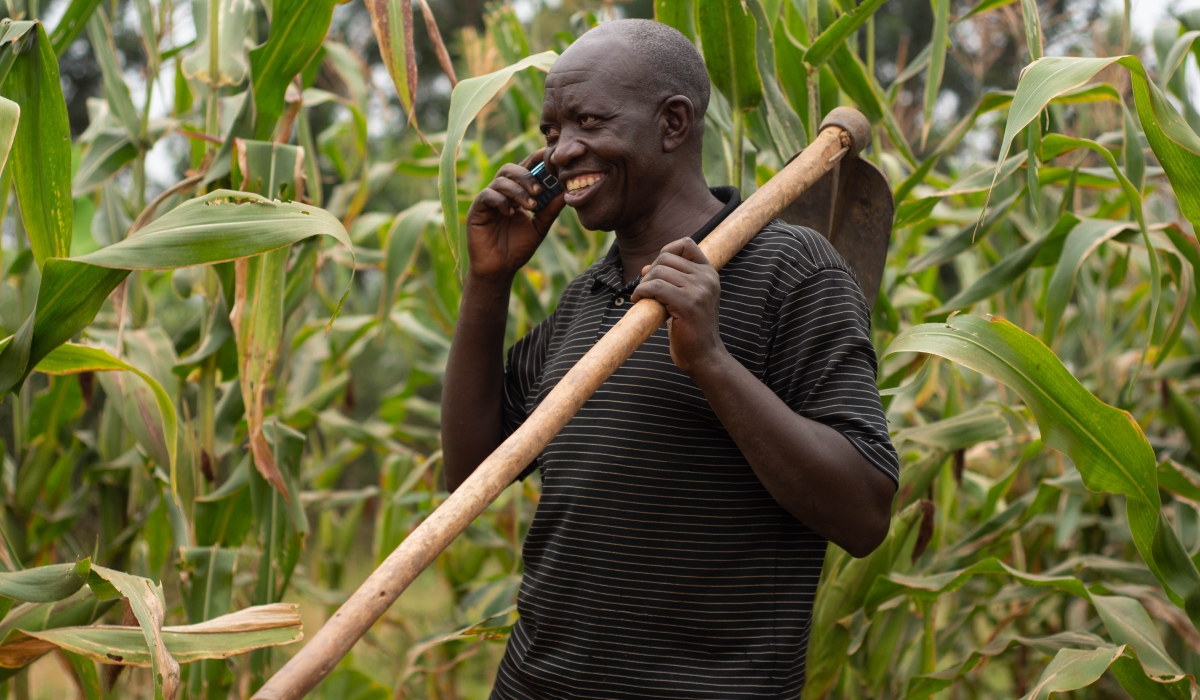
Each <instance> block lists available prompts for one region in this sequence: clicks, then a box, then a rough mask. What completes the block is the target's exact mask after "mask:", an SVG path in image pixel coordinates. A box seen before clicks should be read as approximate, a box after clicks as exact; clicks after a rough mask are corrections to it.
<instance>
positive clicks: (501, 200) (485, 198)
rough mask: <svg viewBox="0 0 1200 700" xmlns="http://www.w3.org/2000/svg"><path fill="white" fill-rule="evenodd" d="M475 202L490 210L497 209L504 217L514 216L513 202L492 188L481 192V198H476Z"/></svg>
mask: <svg viewBox="0 0 1200 700" xmlns="http://www.w3.org/2000/svg"><path fill="white" fill-rule="evenodd" d="M475 201H477V202H479V203H480V204H482V205H483V206H485V207H487V208H488V209H495V210H496V211H498V212H500V213H501V214H503V215H504V216H512V213H513V211H514V207H513V202H512V200H511V199H509V198H508V197H505V196H504V195H502V194H500V193H499V192H497V191H496V190H494V189H492V188H490V187H489V188H487V189H486V190H484V191H482V192H480V193H479V196H478V197H476V198H475Z"/></svg>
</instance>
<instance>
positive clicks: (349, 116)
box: [0, 0, 1200, 700]
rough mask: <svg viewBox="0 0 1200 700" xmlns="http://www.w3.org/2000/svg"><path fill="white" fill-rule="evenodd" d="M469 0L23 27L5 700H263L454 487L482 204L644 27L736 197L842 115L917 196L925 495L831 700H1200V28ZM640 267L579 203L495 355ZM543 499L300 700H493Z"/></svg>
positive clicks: (69, 15)
mask: <svg viewBox="0 0 1200 700" xmlns="http://www.w3.org/2000/svg"><path fill="white" fill-rule="evenodd" d="M471 8H475V4H474V3H451V2H443V3H438V4H435V5H434V6H432V7H431V5H430V3H428V2H426V1H425V0H419V2H418V3H417V7H414V6H413V4H412V3H411V2H410V0H365V7H364V6H363V5H361V4H359V3H358V2H357V0H351V1H350V2H349V3H347V4H345V5H342V6H340V7H339V6H338V5H337V4H336V3H335V2H333V1H332V0H270V1H268V0H263V1H262V2H261V3H256V2H254V1H253V0H192V2H191V3H190V4H187V3H179V4H177V3H174V2H172V0H157V2H156V1H155V0H129V1H127V2H123V1H121V0H114V1H113V2H110V3H105V2H100V0H58V2H57V3H49V4H48V5H47V6H46V7H39V3H38V2H37V0H10V2H9V3H8V4H7V6H6V10H7V19H5V20H3V23H2V24H0V163H2V164H3V169H2V170H0V220H2V222H3V229H2V231H3V236H2V238H0V243H2V246H0V254H2V261H3V264H2V265H0V276H2V277H0V327H2V328H0V335H2V336H3V340H0V393H3V394H4V401H3V403H2V404H0V540H2V545H0V680H2V681H3V684H2V685H0V693H2V694H3V695H4V697H9V696H11V697H15V698H21V699H25V698H33V697H59V696H61V695H62V694H63V693H71V692H74V693H77V694H78V695H79V696H81V697H84V698H87V699H88V700H97V699H104V698H109V697H123V698H124V697H131V698H132V697H146V698H150V697H155V698H160V697H161V698H179V697H196V698H227V697H243V698H245V697H249V696H250V695H251V694H252V693H253V691H254V690H255V689H256V688H257V687H259V686H260V685H261V684H262V683H263V682H264V681H265V679H266V678H268V677H269V676H270V675H271V674H272V672H273V671H274V670H276V669H277V668H278V667H279V666H280V665H281V663H282V662H283V661H284V660H286V658H287V657H288V655H289V654H290V653H292V650H294V649H295V648H296V647H297V645H298V643H300V642H301V640H302V638H303V635H304V633H305V632H306V631H307V632H309V633H310V634H311V632H312V631H314V630H315V629H317V628H319V626H320V625H321V623H322V621H323V620H324V619H326V618H327V617H328V616H329V615H330V614H332V612H333V611H334V610H336V609H337V607H338V605H340V604H341V603H342V602H343V601H344V600H345V599H346V597H347V596H348V594H349V593H350V592H351V591H353V590H354V588H355V586H356V585H357V584H358V583H359V582H360V581H361V580H362V579H363V578H365V576H366V575H367V573H369V571H370V570H371V569H372V568H373V566H374V565H375V564H376V563H377V562H379V561H380V560H382V558H383V557H385V556H386V555H387V554H388V553H389V552H390V551H391V550H392V549H393V548H394V547H395V546H396V545H397V544H398V543H399V542H400V541H402V540H403V539H404V537H405V536H406V534H407V533H409V532H410V531H411V530H412V529H413V528H414V527H415V526H416V524H417V523H419V522H420V521H421V520H422V519H424V518H425V517H426V516H427V515H428V514H429V513H430V512H431V511H432V510H433V509H434V508H436V507H437V506H438V504H440V503H441V502H442V501H443V500H444V499H445V498H446V493H445V487H444V483H443V481H442V478H441V464H440V454H441V453H440V443H439V440H440V438H439V430H438V421H439V414H440V411H439V399H440V395H441V378H442V374H443V369H444V366H445V359H446V353H447V350H448V348H449V339H450V337H451V335H452V332H453V328H454V323H455V318H456V315H457V308H458V302H459V298H460V295H461V273H462V270H463V269H464V263H465V258H464V256H465V255H466V246H465V235H464V230H463V229H464V224H463V217H464V216H465V213H466V208H467V206H468V204H469V203H470V201H471V199H472V198H473V196H474V195H475V194H476V193H477V192H478V191H479V190H480V189H481V188H482V187H484V186H485V185H486V184H487V183H488V182H490V181H491V180H492V178H493V177H494V175H495V173H496V171H497V170H498V169H499V168H500V167H501V166H502V165H503V164H505V163H509V162H514V161H520V160H521V159H523V158H525V157H526V156H528V155H529V154H531V153H533V152H534V151H535V150H537V149H538V148H540V147H541V145H542V137H541V134H540V132H539V131H538V123H539V116H540V105H541V99H542V95H541V92H542V83H543V76H544V71H546V70H548V69H549V67H550V66H551V65H552V64H553V62H554V60H555V58H556V57H557V55H558V53H561V51H562V50H563V49H564V48H565V47H566V46H568V45H570V43H571V42H572V41H574V40H575V39H576V38H577V37H578V36H580V35H581V34H582V33H583V32H585V31H587V30H588V29H589V28H590V27H592V26H594V25H595V24H596V23H598V22H601V21H604V20H606V19H610V18H613V17H618V16H647V17H649V16H652V17H654V18H655V19H657V20H658V21H661V22H665V23H667V24H670V25H672V26H674V27H676V28H677V29H679V30H680V31H681V32H683V33H684V34H685V35H686V36H688V37H689V38H691V39H693V40H694V41H695V42H696V43H697V46H698V47H699V48H700V49H701V51H702V54H703V55H704V57H705V59H706V62H707V66H708V70H709V75H710V77H711V79H712V83H713V86H714V90H713V99H712V103H711V105H710V107H709V111H708V114H707V117H706V120H707V127H708V128H707V129H706V130H705V170H706V175H707V177H708V179H709V184H710V185H721V184H734V185H737V186H739V187H741V188H742V191H743V194H749V193H750V192H751V191H753V190H754V189H755V188H756V187H757V186H758V185H760V184H761V183H763V182H765V181H766V180H768V179H769V178H771V177H772V176H773V175H774V173H775V172H777V171H778V170H779V169H780V168H782V166H783V165H784V164H785V163H786V162H787V161H788V159H789V158H791V156H792V155H794V154H795V153H796V152H798V151H799V150H800V149H802V148H803V147H804V145H805V144H806V143H807V142H809V141H810V140H812V138H813V137H814V136H815V134H814V131H815V128H816V125H817V124H819V123H820V120H821V119H822V117H823V116H824V115H825V113H827V112H828V111H829V110H830V109H832V108H833V107H836V106H838V105H851V106H854V107H856V108H857V109H859V110H860V111H861V112H863V114H865V115H866V116H867V117H868V118H869V120H870V121H871V123H872V125H873V145H872V148H871V149H869V151H868V152H867V154H866V155H867V157H869V158H870V159H871V160H873V161H874V162H875V163H876V164H877V165H878V166H880V167H881V168H882V169H883V171H884V172H885V173H886V174H887V175H888V178H889V180H890V184H891V186H892V188H893V193H894V195H895V199H896V205H897V206H896V215H895V220H894V222H893V236H892V241H891V249H890V252H889V256H888V263H887V268H886V272H885V275H884V281H883V285H882V287H881V289H880V292H879V297H878V300H877V301H876V304H875V310H874V318H873V321H872V333H873V340H874V342H875V346H876V350H877V354H878V356H879V361H880V362H879V375H878V379H879V387H880V389H881V393H882V394H883V396H884V403H885V407H886V409H887V415H888V419H889V421H890V423H891V426H892V430H893V440H894V442H895V444H896V445H897V447H898V449H899V451H900V454H901V460H902V466H901V485H900V490H899V493H898V496H897V499H896V503H895V512H894V519H893V523H892V528H891V532H890V534H889V536H888V539H887V540H886V542H885V543H884V545H883V546H881V547H880V548H879V549H878V550H876V551H875V552H874V553H873V554H871V555H869V556H867V557H865V558H862V559H854V558H852V557H850V556H849V555H848V554H846V553H845V552H843V551H841V550H839V549H838V548H837V547H835V546H833V545H830V547H829V551H828V553H827V555H826V563H825V568H824V573H823V577H822V580H821V584H820V588H819V592H818V598H817V601H816V606H815V609H814V616H813V620H812V626H811V635H810V644H809V651H808V676H807V684H806V686H805V689H804V693H803V697H804V698H805V700H810V699H811V700H817V699H820V698H885V697H886V698H930V697H934V696H936V697H938V698H947V699H949V698H992V697H995V698H1010V697H1023V698H1031V699H1032V698H1036V699H1038V700H1041V699H1045V698H1048V697H1050V695H1051V694H1052V693H1067V692H1073V693H1075V694H1074V695H1073V696H1072V697H1133V698H1139V699H1140V698H1159V697H1161V698H1191V697H1195V696H1196V695H1197V692H1198V686H1197V681H1196V674H1197V672H1198V671H1200V632H1198V631H1197V630H1198V628H1200V573H1198V570H1197V563H1198V562H1200V408H1198V407H1197V403H1196V400H1197V396H1200V379H1198V371H1200V333H1198V331H1197V329H1198V325H1197V324H1200V302H1198V301H1197V298H1196V297H1197V294H1196V271H1197V268H1198V267H1200V245H1198V243H1197V239H1196V235H1195V227H1196V225H1197V224H1200V136H1198V135H1197V134H1198V132H1200V112H1198V111H1197V108H1196V106H1195V104H1194V102H1193V99H1192V97H1191V95H1190V90H1191V89H1192V87H1191V86H1189V82H1188V80H1187V77H1186V76H1187V71H1188V70H1191V68H1190V64H1192V62H1193V61H1195V60H1196V57H1198V56H1200V45H1198V44H1196V43H1195V40H1196V39H1197V38H1198V37H1200V13H1180V14H1178V15H1177V16H1174V17H1171V18H1169V21H1168V22H1167V23H1165V24H1162V25H1160V26H1158V27H1157V28H1156V29H1154V31H1153V33H1152V34H1151V35H1150V36H1148V37H1140V36H1138V35H1137V34H1136V32H1135V31H1134V30H1133V29H1132V28H1131V26H1130V19H1131V18H1130V14H1131V11H1130V7H1129V4H1128V3H1126V5H1125V13H1124V16H1123V17H1122V16H1121V15H1119V14H1118V15H1114V16H1101V15H1100V14H1099V13H1097V12H1091V10H1092V9H1094V8H1089V7H1087V6H1086V5H1084V4H1083V3H1079V4H1078V5H1072V4H1070V3H1065V2H1060V3H1053V2H1049V3H1043V4H1042V5H1041V6H1039V4H1038V3H1037V2H1035V0H1021V1H1020V2H1019V3H1017V2H1014V0H981V1H980V2H978V4H973V3H971V2H965V1H964V2H950V0H934V1H933V2H932V3H931V4H930V5H929V7H928V8H926V6H925V4H924V3H919V2H909V1H908V0H891V2H889V3H884V2H883V0H863V1H862V2H860V3H857V4H856V3H854V2H848V1H847V0H744V2H743V1H742V0H655V1H654V2H653V3H652V4H650V3H630V4H616V5H614V4H612V3H609V2H594V1H593V0H564V1H563V2H559V3H553V4H551V3H547V4H545V5H541V4H536V3H523V4H521V3H518V4H516V5H503V4H501V5H495V6H490V7H488V8H487V9H486V11H484V12H482V13H481V14H480V13H479V10H478V8H475V9H471ZM468 10H470V11H471V12H475V13H476V16H472V17H468V18H467V21H463V22H461V23H459V22H454V21H445V18H446V17H457V18H462V17H464V16H467V15H469V14H470V12H468ZM418 13H419V14H420V18H421V21H419V22H418V21H417V19H416V18H417V14H418ZM439 15H440V16H441V17H442V19H443V21H441V22H439ZM912 18H916V20H917V21H915V22H909V24H910V25H911V26H903V27H901V28H900V30H898V29H897V27H898V23H902V22H903V21H904V20H906V19H907V20H911V19H912ZM1064 20H1071V21H1064ZM1064 27H1065V28H1064ZM916 35H919V36H920V38H919V43H918V44H917V45H915V46H912V47H911V50H910V39H912V37H914V36H916ZM897 42H899V44H897ZM909 54H911V57H910V55H909ZM79 56H83V57H84V58H83V59H82V64H84V65H86V66H87V69H88V71H90V74H91V75H92V76H93V79H92V81H91V82H90V83H88V84H87V85H90V87H89V88H88V90H90V91H85V92H86V94H76V89H75V88H76V87H78V84H77V83H76V82H72V81H74V80H75V78H74V77H72V76H73V75H74V73H72V74H70V75H68V74H67V73H66V72H62V71H65V70H66V69H67V68H69V67H71V66H77V65H78V64H79V63H80V61H81V59H79V58H78V57H79ZM60 68H61V69H62V70H60ZM71 70H75V68H71ZM460 77H461V82H460ZM64 86H67V87H68V88H70V89H69V90H67V91H64ZM952 88H953V89H952ZM68 93H70V94H68ZM964 98H965V99H964ZM76 104H84V105H86V114H85V115H84V114H82V113H81V112H79V110H74V107H73V106H74V105H76ZM72 110H74V111H72ZM77 113H78V114H77ZM73 114H74V115H75V116H72V115H73ZM85 117H86V118H85ZM164 164H165V165H164ZM164 173H165V174H164ZM612 240H613V239H612V235H611V234H610V233H608V232H604V231H589V230H586V229H584V228H583V227H582V225H580V223H579V221H578V219H577V218H575V216H574V215H573V213H572V211H571V210H570V209H566V210H564V212H563V214H562V215H561V216H560V218H559V220H558V221H557V222H556V224H555V226H554V229H553V230H552V232H551V234H550V235H549V236H547V238H546V241H545V243H544V244H543V245H542V247H541V249H540V250H539V251H538V253H537V255H536V256H535V257H534V259H533V260H532V262H531V263H530V264H529V265H528V266H527V267H526V268H525V269H524V270H523V272H522V273H521V274H520V275H518V277H517V279H516V281H515V282H514V288H513V297H512V302H511V306H510V315H509V324H508V340H509V342H512V341H515V340H516V338H518V337H520V336H521V335H523V334H524V333H525V332H526V331H527V330H528V329H530V328H531V327H532V326H533V325H535V324H537V323H538V322H540V321H541V320H542V319H544V318H545V317H546V316H547V315H548V313H549V312H550V311H551V310H552V309H553V308H554V305H555V303H556V301H557V299H558V296H559V294H560V293H561V291H562V290H563V288H564V287H565V286H566V284H567V283H568V282H569V281H570V280H571V279H573V278H574V277H575V276H576V275H577V274H579V273H580V272H581V271H583V270H584V269H585V268H586V267H587V266H588V265H590V264H591V263H592V262H593V261H595V260H596V259H597V258H598V257H599V256H602V255H604V253H605V252H606V251H607V250H608V247H609V246H610V245H611V244H612ZM538 494H539V487H538V480H537V477H536V476H535V477H532V478H530V479H529V480H526V481H524V482H518V483H516V484H514V485H513V486H512V487H510V488H509V490H508V491H507V492H506V493H505V494H504V495H503V496H502V497H501V498H500V500H499V501H497V502H496V503H495V504H493V506H492V507H491V508H490V509H489V510H488V511H487V513H486V514H485V515H484V516H483V517H481V518H480V519H478V520H477V521H476V522H475V523H474V524H473V525H472V526H471V527H470V529H468V531H467V532H466V533H465V535H464V536H463V537H461V538H460V539H459V540H458V541H456V542H455V543H454V544H453V545H452V546H451V547H450V549H448V550H447V551H446V552H445V553H443V554H442V555H441V556H440V558H439V559H438V561H437V563H436V565H435V566H434V567H433V568H432V569H431V570H429V571H427V572H426V574H425V575H423V576H422V578H420V579H419V580H418V581H417V583H416V584H415V585H414V586H413V589H412V590H411V591H410V592H408V593H407V594H406V595H405V596H404V597H403V598H401V600H400V602H399V603H397V605H396V606H395V607H394V608H393V609H392V610H391V611H390V612H389V613H388V614H387V615H386V616H385V617H384V618H383V619H382V620H381V621H380V622H379V623H378V624H377V625H376V626H375V627H374V628H373V630H372V631H371V633H370V634H368V635H367V637H365V638H364V639H363V640H362V641H361V642H360V643H359V644H358V646H357V647H356V648H355V650H354V651H353V653H352V654H351V656H350V657H348V658H347V659H346V660H345V661H343V663H342V664H341V665H340V666H339V667H338V669H337V670H336V671H335V672H334V673H333V674H332V675H331V676H330V677H329V678H328V679H326V681H324V682H323V684H322V685H321V686H319V687H318V689H317V691H315V694H314V696H315V697H321V698H346V697H353V698H363V699H368V698H391V697H404V698H418V697H427V698H455V697H464V698H466V697H484V696H486V694H487V693H488V689H489V688H490V683H491V681H492V678H493V677H494V673H495V667H496V665H497V662H498V659H499V656H500V654H501V653H502V651H503V642H504V640H505V639H506V636H507V634H508V631H509V629H510V628H511V626H512V624H513V621H514V620H515V615H516V612H515V607H514V603H515V599H516V592H517V589H518V587H519V585H520V580H521V572H522V568H521V560H520V549H521V544H522V538H523V535H524V533H525V530H526V528H527V526H528V524H529V522H530V520H531V518H532V514H533V511H534V509H535V508H536V504H537V501H538Z"/></svg>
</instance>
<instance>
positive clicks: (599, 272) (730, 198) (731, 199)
mask: <svg viewBox="0 0 1200 700" xmlns="http://www.w3.org/2000/svg"><path fill="white" fill-rule="evenodd" d="M708 191H709V192H712V195H713V196H714V197H716V198H717V200H719V201H720V202H722V203H723V204H724V205H725V206H723V207H721V211H719V212H717V213H716V214H715V215H714V216H713V217H712V218H711V219H709V220H708V222H707V223H705V224H704V225H703V226H701V227H700V228H699V229H697V231H696V232H695V233H693V234H692V240H693V241H695V242H697V243H699V242H700V241H702V240H704V239H705V237H706V236H708V234H710V233H712V232H713V229H715V228H716V227H717V226H720V225H721V222H722V221H724V220H725V219H726V218H727V217H728V216H729V215H730V214H732V213H733V210H734V209H737V208H738V205H739V204H741V203H742V195H741V193H740V192H738V188H736V187H710V188H708ZM623 272H624V270H622V268H621V251H620V249H619V248H618V247H617V244H616V242H613V244H612V247H610V248H609V249H608V254H607V255H605V256H604V259H603V260H602V261H601V262H600V265H599V266H598V267H597V268H596V269H595V271H594V272H592V289H593V291H594V290H595V289H596V288H597V287H598V286H600V285H603V286H605V287H608V288H610V289H612V290H613V291H615V292H621V291H624V290H626V289H632V288H633V287H636V286H637V285H638V284H640V283H641V281H642V276H641V275H638V277H637V279H635V280H634V281H632V282H630V283H629V284H625V283H624V274H623Z"/></svg>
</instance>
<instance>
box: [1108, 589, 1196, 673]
mask: <svg viewBox="0 0 1200 700" xmlns="http://www.w3.org/2000/svg"><path fill="white" fill-rule="evenodd" d="M1092 605H1093V606H1095V608H1096V612H1097V613H1099V614H1100V619H1102V620H1104V626H1105V627H1106V628H1107V629H1108V635H1109V636H1110V637H1112V640H1113V641H1114V642H1116V643H1117V644H1128V645H1129V646H1131V647H1133V648H1134V649H1137V653H1138V658H1139V659H1140V660H1141V662H1142V665H1143V666H1145V667H1146V670H1148V671H1150V672H1152V673H1155V674H1159V675H1166V676H1182V675H1183V669H1181V668H1179V665H1178V664H1176V663H1175V661H1174V659H1172V658H1171V656H1170V655H1169V654H1167V650H1166V649H1165V648H1164V647H1163V642H1162V637H1161V636H1159V634H1158V629H1157V628H1156V627H1155V626H1154V622H1153V621H1152V620H1151V619H1150V615H1149V614H1147V613H1146V609H1145V608H1143V607H1142V604H1141V603H1139V602H1137V601H1136V600H1134V599H1133V598H1127V597H1125V596H1104V595H1096V594H1094V593H1093V594H1092Z"/></svg>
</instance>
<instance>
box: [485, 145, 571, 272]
mask: <svg viewBox="0 0 1200 700" xmlns="http://www.w3.org/2000/svg"><path fill="white" fill-rule="evenodd" d="M544 150H545V149H539V150H538V151H537V152H536V153H534V154H533V155H531V156H529V157H528V158H526V159H525V160H523V161H521V163H520V164H519V165H518V164H515V163H509V164H508V165H505V166H503V167H501V168H500V170H499V172H497V173H496V179H495V180H492V184H490V185H488V186H487V188H486V189H484V190H483V191H482V192H480V193H479V196H477V197H476V198H475V201H474V202H472V203H471V209H470V211H469V212H467V252H468V253H469V254H470V257H471V259H470V264H469V266H468V268H467V269H468V271H469V272H470V274H471V275H473V276H475V277H477V278H480V279H505V278H507V279H511V278H512V277H513V276H514V275H516V274H517V271H518V270H520V269H521V268H522V267H523V266H524V265H525V263H527V262H529V259H530V258H532V257H533V254H534V252H535V251H536V250H537V247H538V246H539V245H541V243H542V239H543V238H545V237H546V233H547V232H548V231H549V230H550V225H551V224H553V223H554V219H555V218H557V217H558V213H559V212H560V211H562V208H563V206H564V203H565V200H564V196H563V195H561V194H560V195H559V196H557V197H555V198H554V199H553V200H552V201H551V202H550V203H549V204H548V205H546V208H545V209H542V210H541V211H539V212H537V213H535V214H534V216H533V217H532V218H531V217H530V216H529V214H528V213H527V212H532V211H533V210H534V207H535V206H537V205H536V204H535V202H534V197H536V196H537V195H538V194H540V193H541V184H540V183H538V181H537V179H536V178H535V177H534V176H533V175H531V174H530V173H529V168H531V167H533V166H534V165H535V164H537V163H538V162H539V161H540V160H541V159H542V153H543V151H544Z"/></svg>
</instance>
